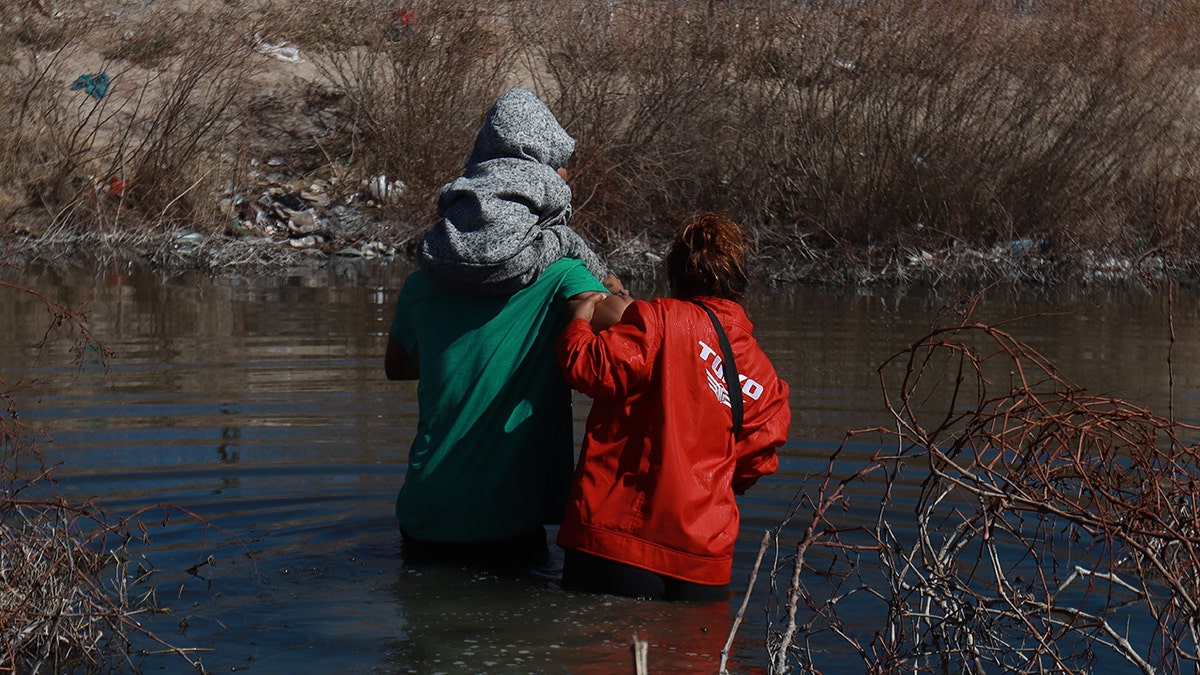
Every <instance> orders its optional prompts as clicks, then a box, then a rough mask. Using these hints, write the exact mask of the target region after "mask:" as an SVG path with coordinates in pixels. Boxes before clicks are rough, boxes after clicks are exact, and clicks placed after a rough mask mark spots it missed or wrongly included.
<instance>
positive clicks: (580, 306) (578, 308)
mask: <svg viewBox="0 0 1200 675" xmlns="http://www.w3.org/2000/svg"><path fill="white" fill-rule="evenodd" d="M611 297H613V296H611V295H609V294H608V293H601V292H599V291H588V292H586V293H580V294H579V295H573V296H571V297H570V298H569V299H568V300H567V311H569V312H570V313H571V318H572V319H583V320H584V321H591V320H592V316H593V315H594V314H595V313H596V304H597V303H599V302H600V301H601V300H603V299H605V298H611Z"/></svg>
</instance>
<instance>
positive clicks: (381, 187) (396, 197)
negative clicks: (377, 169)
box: [367, 174, 408, 204]
mask: <svg viewBox="0 0 1200 675" xmlns="http://www.w3.org/2000/svg"><path fill="white" fill-rule="evenodd" d="M406 190H408V186H407V185H405V184H404V181H402V180H395V181H391V182H389V181H388V177H387V176H386V175H385V174H379V175H378V176H375V177H373V178H371V179H370V180H369V181H368V182H367V193H368V194H370V195H371V198H373V199H374V200H375V201H377V202H379V203H380V204H395V203H396V202H398V201H400V195H402V194H404V192H405V191H406Z"/></svg>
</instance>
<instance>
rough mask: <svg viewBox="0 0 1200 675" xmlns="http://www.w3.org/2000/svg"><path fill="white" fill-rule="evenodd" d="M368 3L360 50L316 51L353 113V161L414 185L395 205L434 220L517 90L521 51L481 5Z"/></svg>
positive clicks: (364, 174) (362, 174)
mask: <svg viewBox="0 0 1200 675" xmlns="http://www.w3.org/2000/svg"><path fill="white" fill-rule="evenodd" d="M403 8H404V9H405V10H407V11H410V12H412V13H413V14H412V17H414V18H415V21H412V22H409V23H407V25H406V23H405V21H404V19H403V17H402V16H401V15H399V14H397V10H396V7H395V6H392V5H386V6H379V5H377V4H372V3H359V4H358V5H355V6H353V7H350V8H347V10H346V11H348V12H349V13H350V14H351V15H354V16H370V17H372V19H371V20H370V21H369V22H367V24H366V25H365V26H364V28H362V29H361V31H360V33H359V34H360V36H361V40H362V42H363V43H364V44H363V46H361V47H350V48H347V45H346V44H343V43H340V42H335V43H326V44H321V45H315V46H314V47H313V49H314V50H316V53H317V57H316V58H317V59H318V61H319V63H320V65H321V67H322V69H323V70H324V72H325V74H326V76H327V77H328V78H329V79H330V80H331V81H332V82H333V83H334V84H335V85H336V86H338V87H339V88H340V89H341V91H342V92H343V94H344V96H345V98H346V100H347V105H348V106H349V109H350V117H351V123H352V126H351V128H350V129H349V133H350V134H351V147H350V149H349V151H350V153H351V156H350V157H349V158H348V159H349V161H350V163H351V164H352V166H353V167H355V168H356V169H357V170H358V171H359V176H358V178H360V179H366V178H368V177H370V176H372V175H379V174H382V175H385V176H387V177H388V178H389V180H393V181H394V180H400V181H403V183H404V184H405V185H406V186H407V189H406V190H404V191H402V192H401V193H400V194H399V196H398V200H397V204H395V208H396V210H397V211H398V212H399V213H400V214H402V216H403V217H406V218H410V219H413V220H418V221H421V220H425V219H427V217H428V215H429V213H430V212H431V210H432V208H433V201H434V197H435V196H436V194H437V192H438V190H439V189H440V188H441V187H442V185H444V184H445V183H447V182H449V181H450V180H452V179H453V178H455V177H456V176H458V175H459V174H460V173H461V171H462V167H463V165H464V163H465V160H466V158H467V155H468V154H469V153H470V149H471V146H472V144H473V143H474V139H475V134H476V133H477V132H478V130H479V125H480V124H481V122H482V121H483V117H484V114H485V113H486V112H487V110H488V109H489V108H490V107H491V105H492V103H494V102H495V100H496V98H498V97H499V95H500V94H501V93H503V92H504V91H505V90H506V89H507V88H508V87H509V86H511V84H512V81H511V71H512V63H513V50H512V47H511V44H510V41H509V37H508V36H507V33H506V31H504V30H503V29H502V28H501V27H500V26H499V25H498V24H497V21H496V19H495V17H494V16H492V15H491V14H489V13H488V12H487V11H485V10H484V9H481V8H480V6H479V4H478V3H472V2H466V1H465V0H457V1H453V2H434V1H432V0H426V1H423V2H408V3H404V6H403Z"/></svg>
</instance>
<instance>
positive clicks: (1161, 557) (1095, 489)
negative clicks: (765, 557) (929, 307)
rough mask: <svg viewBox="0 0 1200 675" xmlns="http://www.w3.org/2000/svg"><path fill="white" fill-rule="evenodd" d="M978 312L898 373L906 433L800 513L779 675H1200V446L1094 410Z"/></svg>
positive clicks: (836, 475)
mask: <svg viewBox="0 0 1200 675" xmlns="http://www.w3.org/2000/svg"><path fill="white" fill-rule="evenodd" d="M974 303H975V301H974V300H966V301H964V303H962V304H961V305H959V306H958V307H957V308H955V312H954V313H950V314H947V315H946V316H945V317H942V321H941V322H940V323H939V324H937V325H936V326H935V327H934V328H933V329H932V330H931V332H930V333H929V334H928V335H926V336H925V337H923V338H921V339H920V340H918V341H917V342H915V343H914V344H913V345H911V346H910V347H909V348H908V349H906V350H904V351H902V352H900V353H898V354H896V355H895V356H894V357H892V359H890V360H889V361H888V362H887V363H885V364H884V365H883V366H881V368H880V373H881V378H882V381H883V386H884V394H885V398H886V401H887V405H888V407H889V409H890V411H891V413H892V414H893V415H894V426H892V427H891V428H890V429H875V430H865V431H859V432H852V433H851V434H849V435H848V437H847V440H846V442H845V443H844V444H843V445H842V447H841V448H839V449H838V450H837V451H836V452H835V453H834V455H833V456H832V457H831V460H830V466H829V470H828V472H827V474H826V475H825V476H824V477H823V480H822V477H820V476H818V480H821V482H820V484H819V486H817V487H816V489H812V490H809V491H807V492H806V493H803V494H798V495H797V498H796V504H795V508H794V510H793V511H792V514H793V516H792V517H794V518H796V519H797V520H799V525H800V526H801V527H802V528H803V530H804V531H803V532H802V533H800V534H799V536H798V538H797V539H793V541H796V542H797V543H796V546H795V549H794V550H793V551H792V552H791V555H790V556H788V553H787V552H781V553H782V555H783V556H785V557H787V560H786V561H785V564H784V565H781V566H779V567H777V568H775V569H774V570H773V571H772V573H771V574H772V580H773V582H775V584H776V585H774V586H773V588H774V589H775V591H774V593H773V594H772V596H771V606H770V608H769V615H770V616H773V617H778V619H779V621H778V623H774V624H773V625H772V626H771V627H770V629H769V636H768V644H767V647H768V650H769V652H770V653H771V656H772V671H773V672H784V671H785V670H787V669H789V668H792V669H795V670H798V671H799V672H806V673H816V672H830V670H836V669H839V668H845V667H846V666H845V661H846V660H847V659H852V660H855V661H858V662H860V663H861V667H862V670H863V672H872V673H899V672H905V673H926V672H928V673H945V672H955V673H985V672H1027V673H1089V672H1108V671H1110V670H1111V669H1113V668H1115V667H1124V668H1126V669H1128V670H1130V671H1131V672H1133V671H1136V672H1142V673H1152V672H1187V671H1192V670H1194V669H1195V668H1196V667H1197V664H1198V663H1200V660H1198V657H1197V646H1198V645H1200V578H1198V577H1197V570H1200V515H1198V514H1200V512H1198V511H1197V506H1198V505H1200V485H1198V484H1197V481H1196V476H1197V474H1198V472H1200V445H1197V443H1196V437H1197V434H1198V432H1200V428H1196V427H1193V426H1190V425H1186V424H1181V423H1178V422H1176V421H1175V420H1173V419H1170V418H1164V417H1161V416H1159V415H1156V414H1154V413H1152V412H1151V411H1149V410H1146V409H1144V408H1141V407H1138V406H1136V405H1133V404H1131V403H1129V402H1127V401H1123V400H1120V399H1115V398H1110V397H1104V396H1095V395H1091V394H1089V393H1087V392H1086V391H1085V390H1084V389H1083V388H1082V387H1080V386H1079V385H1077V384H1075V383H1072V382H1071V381H1069V380H1068V379H1067V378H1066V377H1064V376H1063V375H1062V374H1061V373H1059V372H1058V371H1057V369H1056V368H1055V367H1054V365H1053V364H1052V363H1050V362H1048V361H1047V360H1046V359H1045V358H1044V357H1043V356H1042V355H1040V354H1038V353H1037V352H1036V351H1035V350H1033V349H1032V348H1030V347H1029V346H1028V345H1025V344H1023V343H1022V342H1021V341H1019V340H1018V339H1016V338H1015V337H1013V335H1012V334H1010V333H1009V332H1006V331H1005V330H1004V329H1003V327H1002V326H998V325H988V324H983V323H979V322H977V321H976V320H975V319H974V318H973V317H972V312H973V310H974ZM873 436H879V437H880V441H879V445H878V450H876V451H875V452H874V454H873V456H871V457H870V458H869V459H867V460H866V461H865V462H863V463H861V464H858V463H857V462H854V461H853V460H852V459H851V458H850V456H849V455H850V454H851V453H857V452H861V451H862V450H861V449H860V448H856V447H855V446H856V445H859V444H863V443H865V442H866V440H865V439H867V438H870V437H873ZM840 462H846V464H839V463H840ZM790 527H791V526H790V522H787V523H784V525H782V526H781V528H780V530H779V531H778V532H776V536H777V537H778V538H782V537H784V536H789V537H790V536H792V535H791V534H788V530H789V529H790ZM776 541H777V542H778V541H779V539H776ZM764 546H765V543H764ZM814 640H820V641H821V642H822V643H823V644H825V645H829V644H837V643H841V644H843V645H845V648H846V650H839V649H836V648H835V649H832V650H827V649H819V648H813V644H812V642H813V641H814ZM847 650H848V651H847ZM838 662H840V664H841V665H831V664H836V663H838Z"/></svg>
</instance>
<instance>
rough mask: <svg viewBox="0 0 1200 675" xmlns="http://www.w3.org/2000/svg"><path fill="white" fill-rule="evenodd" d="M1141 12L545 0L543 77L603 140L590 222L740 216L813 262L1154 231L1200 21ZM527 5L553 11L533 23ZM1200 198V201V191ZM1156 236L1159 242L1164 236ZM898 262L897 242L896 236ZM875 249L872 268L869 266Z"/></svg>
mask: <svg viewBox="0 0 1200 675" xmlns="http://www.w3.org/2000/svg"><path fill="white" fill-rule="evenodd" d="M1176 7H1177V6H1175V5H1169V4H1166V5H1162V6H1161V7H1160V8H1159V11H1157V12H1150V11H1146V10H1145V9H1144V8H1140V7H1138V6H1135V5H1129V4H1116V5H1114V4H1112V3H1108V4H1105V5H1102V6H1092V5H1089V4H1084V3H1080V4H1078V5H1077V4H1075V3H1070V4H1064V5H1062V6H1057V5H1053V4H1052V3H1039V4H1038V11H1037V12H1028V11H1021V10H1020V8H1019V7H1018V8H1017V9H1014V8H1012V7H1011V6H1008V5H1006V6H999V5H998V4H997V5H992V6H989V5H987V4H986V3H985V4H980V3H966V2H961V3H960V2H952V3H906V2H888V3H797V4H776V3H765V4H764V3H709V2H698V1H697V2H682V3H625V2H619V3H610V2H603V1H601V0H593V1H590V2H575V3H560V4H547V3H529V4H527V5H522V6H521V7H520V8H516V7H514V9H513V10H512V12H513V15H514V19H513V24H514V31H515V32H516V33H517V35H518V36H519V37H520V38H521V41H522V45H523V49H524V50H525V52H526V53H527V55H528V58H529V59H530V63H529V66H528V70H529V71H530V73H532V74H533V76H534V78H535V79H536V81H537V82H538V84H539V89H540V90H541V91H542V92H543V93H544V94H545V95H547V96H548V97H549V98H551V100H552V101H553V102H554V105H552V107H553V108H554V109H555V110H556V112H558V113H559V115H560V117H561V118H562V119H563V120H564V122H565V124H566V125H567V128H568V130H569V131H571V132H572V133H573V134H574V135H576V136H577V137H578V138H579V140H580V147H579V150H578V151H577V156H576V160H575V164H576V166H575V171H574V172H573V173H574V176H575V177H576V178H575V180H574V184H575V186H576V191H577V193H578V194H579V199H578V203H579V213H578V217H577V219H576V223H577V224H579V225H580V226H582V227H584V228H585V229H591V230H594V231H595V233H596V234H598V235H602V234H603V233H604V232H605V231H606V229H607V228H618V229H619V228H621V227H623V226H625V227H628V226H630V225H633V226H634V227H636V228H651V229H653V230H656V231H658V232H659V233H663V232H669V230H670V227H671V225H672V224H673V223H674V222H677V220H678V219H679V217H680V216H681V214H684V213H688V212H690V211H694V210H697V209H720V210H726V211H729V212H731V213H733V214H734V215H735V216H738V217H740V218H742V219H743V220H745V221H747V222H748V223H749V224H751V225H752V226H753V228H754V232H755V234H756V236H757V238H758V240H759V244H760V246H761V247H763V248H764V249H767V250H773V251H775V252H776V253H782V255H781V256H779V257H782V258H784V259H786V258H787V257H789V256H794V257H798V258H801V259H802V260H804V261H812V260H814V259H816V258H817V257H818V256H817V254H816V253H814V251H813V250H812V248H813V247H816V248H819V249H822V250H834V251H838V252H841V253H842V254H843V256H844V257H845V256H855V255H859V254H857V253H855V252H859V251H865V252H870V251H872V250H876V249H878V250H882V251H885V252H888V251H891V250H892V249H893V248H895V247H901V248H905V249H909V250H919V249H929V248H939V247H944V246H947V245H949V244H953V243H958V244H966V245H969V246H975V247H986V246H989V245H991V244H992V243H994V242H996V241H1011V240H1017V239H1022V238H1029V237H1037V238H1039V240H1040V238H1042V237H1044V236H1045V235H1048V234H1053V235H1055V236H1054V238H1053V240H1052V241H1049V242H1047V244H1048V245H1050V246H1057V247H1059V248H1060V249H1066V250H1070V249H1072V248H1073V247H1082V246H1093V247H1097V248H1102V249H1110V250H1119V251H1121V252H1136V251H1137V249H1138V247H1139V246H1141V247H1143V249H1144V247H1145V246H1147V245H1155V244H1156V242H1157V241H1161V240H1162V234H1161V232H1162V231H1163V230H1167V231H1176V230H1178V229H1179V228H1180V227H1184V226H1185V224H1186V221H1185V220H1184V219H1177V220H1173V221H1172V222H1170V223H1169V224H1168V223H1166V222H1162V221H1163V220H1164V219H1166V218H1169V217H1170V216H1171V214H1172V209H1173V208H1177V207H1168V206H1166V204H1165V203H1162V202H1163V201H1166V200H1170V199H1171V196H1168V195H1178V194H1179V193H1178V192H1176V191H1173V192H1169V193H1168V192H1164V191H1163V190H1162V189H1159V190H1157V192H1156V194H1158V195H1160V199H1159V200H1158V201H1156V203H1155V204H1154V207H1153V208H1155V209H1156V211H1155V213H1156V214H1157V220H1158V222H1157V223H1153V222H1151V223H1147V222H1145V221H1144V214H1145V212H1146V211H1147V209H1148V208H1149V207H1147V206H1146V204H1145V202H1146V201H1147V200H1146V199H1145V194H1146V188H1147V186H1152V187H1155V186H1161V185H1162V184H1164V183H1165V184H1168V185H1175V184H1177V183H1178V181H1179V180H1180V179H1181V178H1182V177H1185V176H1190V175H1193V174H1191V173H1190V172H1192V167H1191V166H1190V165H1189V164H1188V163H1186V162H1185V161H1184V160H1185V159H1186V158H1188V157H1192V156H1194V155H1195V152H1196V150H1197V147H1198V142H1200V137H1198V136H1197V133H1196V125H1195V123H1194V122H1188V121H1187V120H1194V119H1195V117H1196V115H1197V112H1198V111H1197V107H1196V100H1195V97H1194V95H1193V94H1192V93H1191V92H1192V90H1193V88H1194V85H1195V83H1196V79H1195V74H1194V72H1193V65H1194V63H1195V62H1196V61H1195V46H1194V45H1195V39H1194V35H1195V29H1194V26H1193V25H1192V24H1187V23H1186V22H1184V21H1182V20H1179V21H1176V20H1175V19H1174V17H1173V16H1172V11H1173V10H1174V9H1176ZM518 14H521V15H522V16H525V17H528V15H530V14H534V15H535V16H536V18H526V19H525V20H521V19H520V18H517V17H518ZM1187 203H1190V202H1187ZM1147 242H1149V243H1147ZM889 255H890V253H889ZM864 262H867V263H870V262H871V261H870V260H865V261H864Z"/></svg>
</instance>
